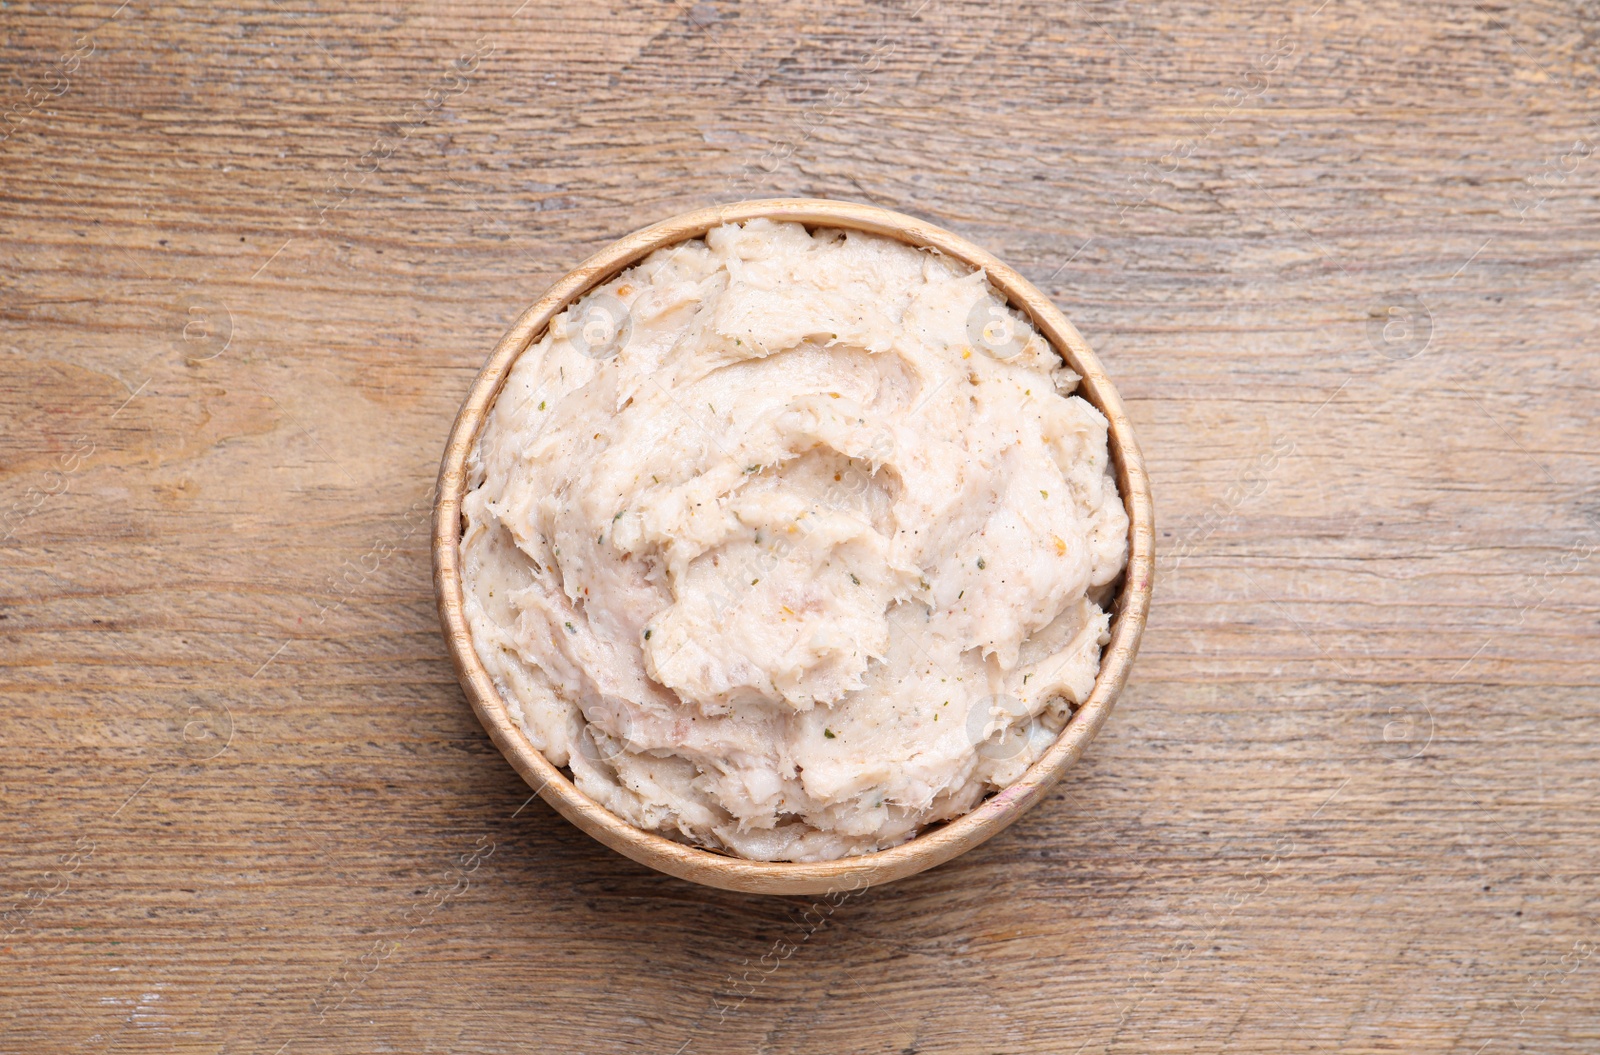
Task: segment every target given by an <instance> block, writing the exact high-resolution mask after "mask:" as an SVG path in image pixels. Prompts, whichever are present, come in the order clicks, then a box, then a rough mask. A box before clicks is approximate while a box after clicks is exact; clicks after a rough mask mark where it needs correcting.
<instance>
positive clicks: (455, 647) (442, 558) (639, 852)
mask: <svg viewBox="0 0 1600 1055" xmlns="http://www.w3.org/2000/svg"><path fill="white" fill-rule="evenodd" d="M761 217H765V218H768V219H772V220H778V221H794V222H799V223H802V224H805V225H806V226H807V227H810V228H832V229H844V230H855V231H863V232H868V233H872V234H879V235H885V236H887V237H890V238H894V239H896V240H898V241H902V242H906V243H908V244H910V245H913V246H916V247H918V248H922V249H929V250H933V251H936V252H938V253H940V254H942V255H944V256H947V257H950V258H952V259H955V260H959V261H961V262H962V263H965V264H967V265H969V266H971V267H973V268H974V269H981V270H983V271H984V272H985V273H986V275H987V278H988V281H989V284H990V286H991V287H993V288H994V289H995V290H996V291H998V292H999V293H1001V294H1002V295H1003V296H1004V297H1005V298H1006V299H1007V300H1008V301H1009V302H1010V304H1011V305H1012V306H1013V307H1014V308H1017V309H1019V310H1021V311H1022V312H1023V313H1024V314H1026V315H1027V316H1028V318H1029V319H1030V320H1031V321H1032V322H1033V324H1034V325H1035V326H1036V327H1037V328H1038V329H1039V331H1040V332H1041V334H1042V335H1043V336H1044V337H1045V339H1046V340H1048V341H1049V342H1050V344H1051V346H1052V347H1053V348H1055V349H1056V351H1057V353H1058V354H1060V355H1061V356H1062V357H1063V358H1064V359H1065V361H1066V363H1067V365H1068V366H1070V367H1071V368H1072V369H1073V370H1074V371H1076V372H1077V373H1078V374H1079V375H1080V376H1081V377H1082V378H1083V380H1082V381H1081V382H1080V383H1079V386H1078V390H1077V393H1076V394H1078V395H1082V396H1084V398H1086V399H1088V400H1089V402H1090V403H1092V404H1094V406H1095V407H1097V408H1098V409H1099V410H1100V412H1101V413H1102V414H1104V415H1105V416H1106V419H1107V421H1108V422H1109V425H1110V428H1109V432H1108V440H1109V446H1110V448H1111V456H1112V459H1113V463H1114V464H1115V466H1116V473H1117V485H1118V489H1119V491H1120V492H1121V496H1122V500H1123V504H1124V506H1125V507H1126V509H1127V512H1128V532H1129V540H1128V541H1129V546H1128V566H1127V569H1126V571H1125V572H1124V578H1123V584H1122V588H1121V590H1120V591H1119V593H1118V595H1117V598H1116V600H1115V602H1114V603H1113V605H1112V623H1111V640H1110V642H1109V643H1108V644H1107V645H1106V646H1105V648H1104V649H1103V650H1102V652H1101V657H1100V672H1099V674H1098V675H1097V677H1096V678H1095V684H1094V689H1093V691H1092V692H1091V693H1090V695H1089V697H1088V699H1086V700H1085V701H1084V702H1083V704H1082V705H1081V706H1079V708H1078V709H1077V711H1076V712H1075V713H1074V714H1073V715H1072V717H1071V719H1070V720H1069V721H1068V722H1067V724H1066V726H1065V727H1064V728H1063V729H1062V731H1061V733H1060V735H1059V736H1058V737H1057V738H1056V741H1055V743H1054V744H1052V745H1051V746H1050V748H1049V749H1048V750H1047V751H1046V752H1045V753H1044V754H1043V755H1042V756H1041V757H1040V758H1039V759H1038V761H1036V762H1035V763H1034V764H1033V765H1032V766H1030V767H1029V768H1028V769H1027V771H1026V772H1024V773H1023V775H1022V776H1021V777H1019V778H1018V779H1017V781H1016V782H1014V783H1012V784H1011V785H1010V786H1008V787H1005V788H1002V789H1001V790H1000V791H998V792H996V793H994V794H993V795H991V796H989V797H988V798H987V799H985V800H984V801H983V802H981V803H980V804H979V805H978V806H976V807H975V808H974V809H972V810H971V811H970V812H968V813H966V814H963V815H962V816H960V817H957V818H955V819H953V820H950V821H947V822H944V823H941V824H939V825H937V826H935V827H932V828H930V829H927V830H925V831H923V832H921V833H919V834H918V835H916V836H914V837H913V838H911V839H909V840H907V841H906V842H903V843H901V844H899V845H898V846H894V847H891V848H889V849H886V850H878V851H875V852H873V853H869V854H862V855H860V856H857V857H846V858H841V859H838V860H834V861H818V862H792V861H751V860H746V859H743V858H739V857H733V856H729V855H726V854H722V853H718V852H716V851H712V850H706V849H701V848H699V847H695V846H690V845H688V844H685V843H679V842H675V841H673V840H671V839H668V838H666V837H665V836H662V835H658V834H656V833H654V832H648V831H645V830H643V829H641V828H636V827H634V826H633V825H632V824H630V823H628V822H627V821H625V820H623V819H622V818H621V817H619V816H617V815H616V814H614V813H612V812H611V811H610V810H608V809H606V808H605V807H604V806H602V805H600V804H599V803H598V802H595V801H594V800H593V799H591V798H589V797H588V796H587V795H585V794H584V793H583V792H581V791H579V790H578V788H577V787H576V786H575V785H574V784H573V783H572V782H571V781H570V780H568V779H567V777H566V775H565V774H564V773H562V772H561V771H560V770H559V769H558V768H556V767H555V766H554V765H552V764H551V763H550V761H549V760H548V759H546V758H545V757H544V755H543V754H542V753H541V752H540V751H539V750H538V749H537V748H535V747H534V746H533V743H532V742H531V741H530V740H529V739H528V738H527V736H526V734H524V733H523V731H522V730H521V728H520V727H519V726H518V725H517V723H516V722H515V720H513V719H512V717H511V715H510V712H509V711H508V709H507V707H506V704H505V701H504V700H502V699H501V698H500V695H499V693H498V692H497V690H496V689H495V687H494V683H493V680H492V679H491V678H490V676H489V673H488V671H487V670H485V669H484V666H483V663H482V661H481V660H480V659H479V658H478V655H477V652H476V651H475V649H474V648H473V645H472V637H471V633H470V631H469V628H468V626H467V621H466V614H465V605H464V598H463V592H462V585H461V569H460V539H461V528H462V524H461V502H462V499H463V497H464V496H465V491H466V482H467V472H466V461H467V457H468V454H469V452H470V451H471V449H472V446H473V444H474V443H475V442H476V440H477V436H478V432H479V429H480V428H481V427H482V424H483V422H484V420H485V418H486V416H487V413H488V411H489V408H490V407H491V406H492V405H493V403H494V399H495V397H496V396H497V395H498V394H499V390H500V388H501V386H502V385H503V384H504V382H505V379H506V377H507V375H508V374H509V373H510V370H511V366H512V364H513V363H515V361H516V359H517V357H518V356H520V355H521V354H522V353H523V352H524V351H525V350H526V349H527V348H528V347H530V346H531V345H532V344H533V343H534V342H535V341H536V340H537V339H538V338H539V337H540V336H542V334H543V333H544V331H545V328H546V327H547V326H548V324H549V322H550V320H551V319H553V318H554V317H555V316H556V315H557V314H559V313H560V312H561V311H563V310H565V309H566V308H567V307H568V306H569V305H571V304H572V303H573V302H574V301H576V300H577V299H578V298H579V297H581V296H583V295H584V294H585V293H587V292H589V291H590V290H591V289H593V288H594V287H596V286H598V285H600V284H602V283H603V282H605V281H606V280H608V279H610V278H612V277H614V276H615V275H616V274H617V273H619V272H621V271H622V270H624V269H625V268H627V267H630V266H631V265H633V264H636V263H638V262H639V261H640V260H642V259H644V258H645V257H646V256H648V255H649V254H650V253H652V252H654V251H655V250H657V249H660V248H663V247H666V246H669V245H673V244H676V243H679V242H683V241H687V240H689V239H693V238H698V237H701V236H703V235H704V234H706V232H708V231H710V230H711V229H713V228H715V227H720V226H721V225H723V224H726V223H743V222H745V221H748V220H754V219H757V218H761ZM432 530H433V567H434V590H435V597H436V600H437V603H438V609H439V619H440V623H441V625H442V627H443V630H444V637H445V642H446V645H447V647H448V649H449V652H450V658H451V660H452V662H453V663H454V665H455V668H456V673H457V676H458V677H459V679H460V681H461V685H462V688H463V689H464V690H465V692H466V695H467V699H468V700H469V701H470V702H471V704H472V709H473V711H474V712H476V714H477V715H478V719H479V721H481V722H482V723H483V727H484V729H485V730H486V731H487V732H488V734H489V737H490V739H491V740H493V741H494V744H495V746H496V747H498V748H499V749H500V751H501V753H502V754H504V755H505V756H506V759H507V760H508V761H509V762H510V763H511V765H512V766H513V768H515V769H516V771H517V772H518V773H519V774H521V776H522V778H523V779H524V780H525V781H527V783H528V785H529V786H530V787H532V788H533V789H534V790H535V793H536V794H537V795H539V797H541V798H543V799H544V800H545V802H547V803H548V804H549V805H550V806H552V807H553V808H554V809H555V810H556V811H557V812H558V813H560V814H561V815H562V816H563V817H565V818H567V820H569V821H571V822H572V823H573V824H575V825H577V826H578V827H579V828H581V829H583V830H584V831H585V832H587V833H588V834H589V835H591V836H593V837H594V838H596V839H598V840H599V841H600V842H602V843H604V844H605V845H606V846H609V847H610V848H611V849H613V850H616V851H617V852H619V853H621V854H623V855H624V856H626V857H629V858H631V859H632V860H634V861H637V862H639V863H640V864H643V865H647V866H649V867H651V868H654V869H656V870H658V871H661V872H665V873H667V874H668V875H672V876H676V877H678V878H680V879H685V880H688V881H690V882H694V883H701V884H704V885H707V886H712V887H719V888H722V889H725V890H735V891H743V892H746V893H759V894H823V893H838V892H840V891H853V890H858V889H861V888H863V887H866V886H869V885H873V884H877V883H885V882H890V881H893V880H896V879H903V878H905V877H907V876H910V875H914V874H916V873H917V872H921V871H923V870H924V869H927V868H932V867H934V866H935V865H938V864H942V863H944V862H945V861H948V860H950V859H951V858H953V857H956V856H957V855H959V854H962V853H965V852H966V851H967V850H970V849H972V848H973V847H974V846H977V845H979V844H980V843H982V842H984V841H985V840H987V839H989V838H990V837H992V836H994V835H996V834H998V833H999V832H1000V831H1002V830H1003V829H1005V828H1006V827H1007V826H1008V825H1010V824H1011V823H1012V822H1014V821H1015V820H1017V818H1019V817H1021V816H1022V814H1023V813H1025V812H1027V810H1028V809H1030V808H1031V807H1032V806H1034V805H1035V804H1036V803H1038V802H1039V801H1040V800H1041V799H1042V798H1043V797H1044V795H1045V794H1046V793H1047V792H1048V791H1049V790H1050V789H1051V788H1052V787H1053V786H1054V785H1055V784H1056V782H1057V781H1058V780H1060V779H1061V777H1062V776H1063V775H1064V774H1065V773H1066V771H1067V770H1068V769H1069V768H1070V767H1071V766H1072V764H1073V763H1074V762H1076V761H1077V759H1078V758H1079V756H1080V755H1082V754H1083V751H1084V749H1085V747H1087V745H1088V743H1089V742H1090V741H1091V740H1092V739H1094V737H1095V735H1096V734H1097V733H1098V732H1099V731H1100V728H1101V726H1103V725H1104V724H1105V721H1106V718H1107V717H1108V716H1109V715H1110V713H1111V709H1112V706H1113V705H1114V703H1115V701H1116V698H1117V695H1118V694H1119V693H1120V692H1121V690H1122V687H1123V686H1124V685H1125V684H1126V683H1127V680H1128V673H1129V670H1130V668H1131V665H1132V662H1133V658H1134V654H1135V653H1136V652H1137V650H1138V647H1139V639H1140V637H1141V636H1142V634H1143V631H1144V625H1145V620H1146V617H1147V616H1148V614H1149V608H1150V595H1151V588H1152V585H1153V583H1152V578H1153V574H1154V569H1155V525H1154V508H1153V505H1152V500H1151V496H1150V481H1149V477H1148V475H1147V474H1146V472H1145V467H1144V459H1143V456H1142V455H1141V454H1140V451H1139V446H1138V443H1137V442H1136V441H1135V439H1134V435H1133V426H1132V424H1131V422H1130V421H1129V420H1128V417H1127V413H1126V411H1125V409H1124V407H1123V405H1122V400H1121V398H1120V397H1119V396H1118V394H1117V391H1116V388H1115V387H1114V386H1113V385H1112V383H1111V379H1110V378H1109V377H1108V376H1107V375H1106V372H1105V369H1104V367H1102V366H1101V363H1100V360H1099V359H1098V358H1097V357H1096V356H1095V354H1094V352H1093V351H1092V350H1091V349H1090V348H1089V345H1088V343H1087V342H1086V341H1085V340H1084V339H1083V337H1082V335H1080V334H1079V333H1078V331H1077V328H1076V327H1074V326H1073V325H1072V323H1071V322H1070V321H1068V319H1067V317H1066V316H1065V315H1064V314H1062V312H1061V311H1060V310H1059V309H1058V308H1056V307H1055V305H1054V304H1052V303H1051V301H1050V299H1049V298H1048V297H1046V296H1045V295H1044V294H1043V293H1042V292H1040V291H1039V290H1038V289H1037V288H1036V287H1035V286H1034V285H1033V284H1032V283H1031V282H1029V281H1028V280H1027V279H1025V278H1023V277H1022V275H1020V274H1018V273H1017V272H1016V271H1014V270H1012V269H1011V268H1010V267H1008V266H1006V265H1005V264H1003V263H1001V262H1000V261H999V260H998V259H997V258H995V257H994V256H992V255H990V254H989V253H988V252H986V251H985V250H983V249H980V248H979V247H977V246H975V245H973V244H972V243H970V242H968V241H967V240H966V239H964V238H962V237H960V236H959V235H956V234H953V233H951V232H949V231H946V230H944V229H943V228H941V227H938V226H936V225H934V224H931V223H928V222H927V221H924V220H920V219H917V218H915V217H912V216H907V215H904V214H902V213H897V212H891V211H889V210H887V209H883V208H879V207H878V206H874V205H863V204H858V203H855V202H845V201H836V200H831V199H823V198H768V199H757V200H751V201H740V202H734V203H731V204H726V205H715V206H709V207H706V208H700V209H695V210H693V211H690V212H687V213H683V214H681V215H679V216H674V217H672V218H670V219H666V220H662V221H660V222H658V223H654V224H651V225H650V226H648V227H644V228H641V229H640V230H637V231H634V232H633V233H632V234H629V235H626V236H624V237H622V238H620V239H618V240H617V241H615V242H613V243H611V244H610V245H608V246H606V247H605V248H603V249H601V250H600V251H599V252H597V253H595V254H593V255H592V256H590V257H589V258H588V259H587V260H585V261H584V262H583V263H581V264H579V265H578V266H577V267H576V268H574V269H573V270H572V271H570V272H568V273H567V274H566V275H564V276H563V277H562V278H561V279H559V280H558V281H557V282H556V283H555V284H554V285H552V286H551V287H550V288H549V289H548V290H547V291H546V292H545V293H544V295H543V296H541V297H540V298H539V299H538V300H537V301H536V302H534V304H533V305H532V306H530V307H529V308H528V309H527V310H525V311H524V312H523V313H522V314H521V315H520V316H519V317H518V318H517V320H516V321H515V322H514V323H512V325H511V327H510V329H509V330H507V331H506V333H505V335H504V336H503V337H501V338H500V341H499V343H498V344H497V345H496V346H495V349H494V351H493V352H492V353H491V354H490V356H489V359H488V361H487V362H486V363H485V364H484V366H483V368H482V370H480V371H479V373H478V375H477V378H476V379H475V380H474V381H473V384H472V387H471V389H470V390H469V391H468V393H467V396H466V399H465V400H464V401H463V402H462V405H461V410H460V412H459V413H458V414H457V415H456V420H455V424H454V425H453V426H452V427H451V430H450V438H449V440H448V441H447V443H446V445H445V451H444V458H443V460H442V462H441V464H440V468H439V479H438V487H437V490H436V497H435V504H434V515H433V523H432Z"/></svg>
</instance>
